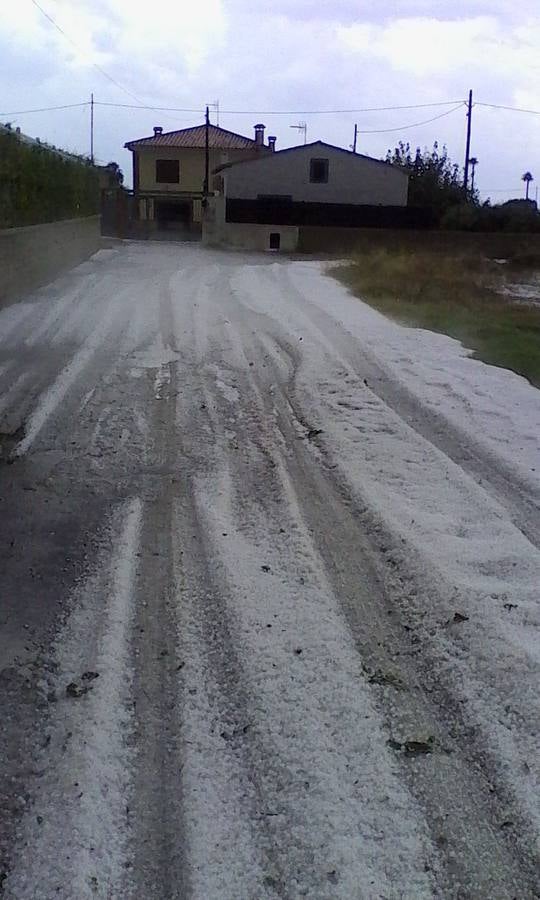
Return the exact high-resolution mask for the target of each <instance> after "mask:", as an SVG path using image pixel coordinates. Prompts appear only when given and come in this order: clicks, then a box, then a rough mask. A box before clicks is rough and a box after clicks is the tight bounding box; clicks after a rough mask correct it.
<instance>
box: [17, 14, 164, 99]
mask: <svg viewBox="0 0 540 900" xmlns="http://www.w3.org/2000/svg"><path fill="white" fill-rule="evenodd" d="M30 2H31V3H32V4H33V5H34V6H35V7H36V9H38V10H39V11H40V13H41V14H42V15H43V16H45V18H46V19H47V21H48V22H50V24H51V25H52V26H53V28H56V30H57V31H59V32H60V34H62V35H63V36H64V37H65V39H66V40H67V41H69V43H70V44H71V45H72V47H75V49H76V50H78V51H79V53H83V52H84V51H83V50H82V49H81V47H80V46H79V44H77V43H76V42H75V41H74V40H73V38H71V37H70V36H69V34H67V32H65V31H64V29H63V28H62V27H61V26H60V25H59V24H58V23H57V22H55V20H54V19H53V17H52V16H50V15H49V13H48V12H47V11H46V10H45V9H43V7H42V6H40V4H39V3H38V2H37V0H30ZM91 65H92V66H93V67H94V69H96V70H97V71H98V72H100V74H101V75H103V77H104V78H106V79H107V80H108V81H110V82H111V84H114V85H115V87H117V88H119V90H121V91H123V92H124V93H125V94H127V95H128V96H129V97H131V98H132V99H133V100H136V101H137V103H138V104H139V106H140V107H141V108H142V109H153V107H152V106H147V105H146V104H145V103H143V101H142V100H140V99H139V97H137V95H136V94H134V93H133V92H132V91H130V90H129V88H126V87H124V85H123V84H120V82H119V81H117V80H116V78H113V76H112V75H109V73H108V72H106V71H105V69H103V68H102V67H101V66H99V65H98V64H97V63H95V62H93V63H91ZM19 115H22V114H21V113H20V114H19Z"/></svg>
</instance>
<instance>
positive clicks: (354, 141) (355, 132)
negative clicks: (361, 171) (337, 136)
mask: <svg viewBox="0 0 540 900" xmlns="http://www.w3.org/2000/svg"><path fill="white" fill-rule="evenodd" d="M357 137H358V125H355V126H354V140H353V145H352V152H353V153H356V139H357Z"/></svg>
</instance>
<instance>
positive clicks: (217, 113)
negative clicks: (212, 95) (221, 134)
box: [208, 100, 219, 128]
mask: <svg viewBox="0 0 540 900" xmlns="http://www.w3.org/2000/svg"><path fill="white" fill-rule="evenodd" d="M208 106H211V107H212V109H215V111H216V125H217V126H218V128H219V100H214V101H213V102H212V103H209V104H208Z"/></svg>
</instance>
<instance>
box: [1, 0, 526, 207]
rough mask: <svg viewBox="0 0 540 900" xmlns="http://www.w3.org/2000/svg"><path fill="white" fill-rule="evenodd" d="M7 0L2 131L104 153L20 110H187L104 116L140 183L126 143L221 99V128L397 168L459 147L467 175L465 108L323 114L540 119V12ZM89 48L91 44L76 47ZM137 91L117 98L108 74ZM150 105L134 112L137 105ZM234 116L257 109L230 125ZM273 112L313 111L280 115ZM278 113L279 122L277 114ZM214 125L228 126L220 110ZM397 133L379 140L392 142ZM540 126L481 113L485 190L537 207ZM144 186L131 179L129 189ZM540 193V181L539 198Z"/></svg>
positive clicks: (112, 155) (348, 1) (81, 115)
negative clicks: (393, 154)
mask: <svg viewBox="0 0 540 900" xmlns="http://www.w3.org/2000/svg"><path fill="white" fill-rule="evenodd" d="M39 3H40V6H41V7H42V8H43V9H44V10H45V11H46V12H47V13H48V14H49V15H50V16H51V17H52V18H53V19H54V20H55V21H56V22H57V24H58V25H59V26H60V27H61V28H62V29H63V30H64V31H65V33H66V34H67V35H68V36H69V38H70V39H71V41H72V42H73V43H70V41H69V40H68V39H66V37H65V36H63V35H62V34H60V33H59V32H58V31H57V30H56V29H55V28H54V27H53V25H51V23H50V22H49V21H47V19H46V18H45V17H44V16H43V15H42V13H41V12H40V11H39V10H38V9H37V8H36V6H35V5H34V4H33V3H32V0H17V2H14V0H0V58H1V60H2V91H1V94H0V121H4V122H6V121H11V122H12V123H13V124H14V125H19V126H20V127H21V129H22V130H23V131H24V132H25V133H27V134H30V135H33V136H38V137H40V138H41V139H43V140H47V141H49V142H51V143H54V144H56V145H57V146H61V147H64V148H66V149H70V150H76V151H79V152H82V153H88V152H89V110H88V108H76V109H67V110H59V111H55V112H48V113H34V114H24V115H22V114H21V115H14V114H12V113H13V111H17V110H28V109H34V108H36V107H48V106H56V105H62V104H72V103H80V102H83V101H86V100H88V99H89V96H90V93H91V92H92V91H93V92H94V95H95V98H96V100H97V101H100V102H107V103H119V104H136V103H137V102H138V101H140V102H141V103H143V104H147V105H148V106H152V107H156V106H173V107H181V108H188V109H193V110H200V112H198V111H196V112H181V113H175V112H167V113H165V112H155V111H153V110H152V109H147V110H143V109H125V108H114V107H105V106H97V107H96V111H95V153H96V156H97V157H98V159H99V160H100V161H103V162H108V161H109V160H113V159H114V160H117V161H118V162H119V163H120V164H121V166H122V167H123V168H124V170H125V171H126V174H127V173H128V172H130V168H131V164H130V154H129V153H128V152H127V151H125V150H124V149H123V145H124V143H125V142H126V141H128V140H132V139H134V138H138V137H143V136H146V135H148V134H150V133H151V132H152V126H153V125H162V126H163V127H164V129H165V130H173V129H175V128H183V127H186V126H188V125H194V124H198V123H200V122H202V120H203V109H204V105H205V104H206V103H208V102H212V101H214V100H216V99H219V103H220V106H221V110H222V112H221V113H220V124H221V125H222V126H223V127H225V128H229V129H231V130H234V131H239V132H241V133H244V134H248V135H251V134H252V127H253V124H254V123H255V122H257V121H263V122H265V124H266V125H267V129H268V131H267V133H271V134H272V133H273V134H276V135H277V137H278V147H281V148H283V147H287V146H291V145H293V144H295V143H299V141H300V140H301V139H302V138H301V137H300V135H299V132H298V131H295V130H294V129H292V128H291V127H290V126H291V125H295V124H298V123H299V122H300V121H306V122H307V126H308V140H316V139H317V138H321V139H322V140H325V141H329V142H331V143H335V144H338V145H339V146H344V147H347V146H349V145H350V144H351V142H352V138H353V129H354V123H355V121H356V122H357V123H358V127H359V141H358V150H359V151H360V152H362V153H368V154H370V155H373V156H375V157H383V156H384V155H385V154H386V150H387V149H388V147H390V146H393V145H394V144H395V142H396V141H398V140H400V139H402V140H408V141H410V142H411V144H413V145H414V146H416V145H417V144H420V145H421V146H425V145H431V144H432V143H433V141H434V140H439V142H440V143H446V144H447V146H448V150H449V153H450V156H451V157H452V159H453V160H455V161H456V162H458V163H459V164H460V165H462V163H463V156H464V147H465V107H464V106H463V107H460V108H459V109H457V110H455V111H453V112H450V113H449V114H448V115H446V116H444V117H443V118H440V119H438V120H437V121H434V122H431V123H428V124H424V125H418V124H416V123H419V122H423V121H424V120H426V119H429V118H431V117H433V116H436V115H438V114H440V113H441V112H445V111H446V110H452V108H453V107H452V106H447V107H442V106H441V107H433V108H429V107H427V108H424V109H410V110H393V111H385V112H359V113H356V114H355V113H352V112H351V113H339V114H332V115H322V114H320V115H316V114H314V112H313V111H314V110H329V109H330V110H331V109H338V110H348V109H353V108H354V109H358V108H365V107H380V106H399V105H406V104H411V105H412V104H428V103H436V102H439V101H454V100H455V101H457V102H458V103H459V101H460V100H463V99H464V98H466V96H467V93H468V90H469V88H473V91H474V98H475V100H478V101H483V102H486V103H498V104H502V105H509V106H518V107H525V108H530V109H533V110H535V109H536V110H540V3H539V2H538V0H523V2H521V3H516V2H509V0H489V2H488V0H453V2H451V3H450V2H442V0H431V2H430V0H394V2H392V0H388V2H385V3H378V2H364V0H334V2H325V0H273V2H268V0H264V2H258V0H157V2H155V3H151V2H145V3H142V2H140V0H39ZM75 45H76V46H75ZM96 65H97V66H98V67H100V68H101V69H103V70H104V71H105V72H107V74H108V75H109V76H110V77H111V78H113V79H114V80H115V81H117V82H118V83H119V84H120V85H122V87H123V88H125V90H122V89H120V88H119V87H117V86H115V85H114V84H113V83H112V82H111V81H110V80H108V79H107V78H106V77H105V76H104V75H103V74H102V73H101V72H100V71H98V70H97V69H96V68H95V66H96ZM130 94H131V95H135V97H136V98H137V100H135V99H134V97H133V96H130ZM227 110H233V111H240V110H246V111H249V112H247V113H246V114H241V113H240V112H227ZM270 110H285V111H287V110H306V111H308V112H306V114H305V115H303V114H302V115H300V114H290V115H270V114H269V112H268V111H270ZM263 111H264V112H263ZM212 121H214V122H215V121H216V118H215V112H214V111H212ZM394 128H395V129H397V130H396V131H390V132H388V133H374V134H368V132H370V131H372V132H374V131H382V130H383V129H394ZM539 137H540V115H538V116H534V115H526V114H523V113H518V112H508V111H503V110H493V109H488V108H485V107H480V106H476V107H475V109H474V111H473V140H472V153H473V155H475V156H477V157H478V159H479V165H478V170H477V185H478V187H479V188H480V190H481V191H482V194H483V196H484V197H485V196H487V195H490V196H491V197H492V199H493V200H494V201H500V200H503V199H507V197H509V196H517V195H521V194H522V192H523V185H522V183H521V180H520V176H521V175H522V174H523V172H525V171H526V170H527V169H528V170H530V171H531V172H532V173H533V175H535V176H536V178H537V179H538V182H539V184H540V140H539ZM128 180H130V177H129V178H128ZM535 186H536V183H535V182H533V196H534V189H535Z"/></svg>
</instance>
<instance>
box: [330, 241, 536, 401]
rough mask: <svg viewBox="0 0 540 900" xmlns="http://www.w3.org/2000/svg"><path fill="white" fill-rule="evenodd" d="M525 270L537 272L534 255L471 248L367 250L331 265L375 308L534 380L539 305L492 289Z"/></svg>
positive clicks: (533, 382)
mask: <svg viewBox="0 0 540 900" xmlns="http://www.w3.org/2000/svg"><path fill="white" fill-rule="evenodd" d="M531 270H532V271H540V258H539V257H538V256H537V255H530V256H529V257H527V255H525V254H521V255H520V256H516V257H515V258H514V259H512V260H511V261H510V263H509V264H508V265H505V266H502V265H499V264H498V263H495V262H493V261H491V260H487V259H483V258H481V257H480V256H473V255H472V254H467V255H459V256H458V255H451V254H441V253H433V252H430V251H426V252H422V251H404V250H401V251H400V250H398V251H389V250H374V251H371V252H368V253H364V254H362V255H361V256H357V257H355V258H354V259H353V260H352V261H351V263H350V264H349V265H345V266H340V267H338V268H333V269H331V272H332V274H333V275H335V276H336V277H338V278H339V279H340V280H341V281H343V282H344V283H345V284H347V285H348V286H349V287H350V288H351V290H352V291H353V292H354V293H355V294H357V295H358V296H360V297H361V298H362V299H363V300H366V301H367V302H368V303H370V304H371V305H372V306H375V307H376V308H377V309H379V310H380V311H381V312H384V313H386V314H388V315H390V316H392V317H393V318H396V319H398V320H399V321H401V322H403V323H405V324H409V325H414V326H416V327H420V328H427V329H429V330H431V331H437V332H441V333H443V334H448V335H451V336H452V337H455V338H457V339H458V340H460V341H462V343H463V344H464V345H465V346H467V347H469V348H470V349H472V350H474V355H475V357H477V358H478V359H481V360H483V361H484V362H487V363H491V364H493V365H497V366H503V367H504V368H508V369H512V370H513V371H514V372H517V373H518V374H520V375H523V376H524V377H525V378H528V379H529V381H530V382H531V383H532V384H534V385H536V387H540V307H532V306H525V305H517V304H513V303H512V302H511V298H508V297H507V298H504V297H502V296H501V294H500V293H498V291H499V290H500V289H501V288H502V287H504V286H505V284H508V282H509V281H515V280H517V279H519V277H520V276H521V277H524V276H526V275H527V274H528V275H529V276H530V274H531Z"/></svg>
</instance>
